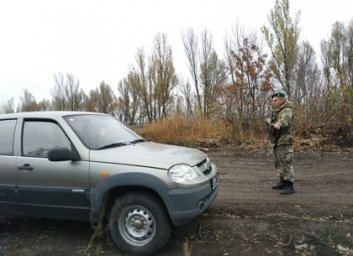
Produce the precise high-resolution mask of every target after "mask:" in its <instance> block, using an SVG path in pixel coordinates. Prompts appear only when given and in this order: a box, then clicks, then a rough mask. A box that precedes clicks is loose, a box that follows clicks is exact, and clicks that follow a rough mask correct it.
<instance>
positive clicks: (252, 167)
mask: <svg viewBox="0 0 353 256" xmlns="http://www.w3.org/2000/svg"><path fill="white" fill-rule="evenodd" d="M209 155H210V157H211V159H212V160H213V161H214V162H215V163H216V164H217V166H218V169H219V171H220V175H221V176H220V177H221V182H220V193H219V196H218V198H217V199H216V201H215V202H214V203H213V204H212V206H211V208H210V209H209V210H208V211H206V212H205V213H204V214H203V215H202V216H200V217H199V218H197V219H196V220H195V221H194V222H192V223H190V224H188V225H186V226H185V227H182V228H179V229H177V230H175V231H174V234H173V236H172V237H171V239H170V241H169V242H168V244H167V245H166V247H165V249H164V250H163V251H162V252H160V253H159V254H158V255H159V256H164V255H225V256H226V255H229V256H230V255H330V256H331V255H353V153H347V152H346V153H310V154H309V153H296V155H295V165H294V167H295V172H296V181H295V190H296V193H295V194H293V195H289V196H280V195H279V194H278V192H276V191H273V190H271V188H270V187H271V186H272V185H273V183H275V182H277V177H276V174H275V172H274V171H273V168H272V158H271V157H269V156H266V155H265V154H264V153H255V152H243V153H234V152H229V151H226V150H224V149H223V150H219V151H218V152H211V153H209ZM92 234H93V230H92V229H91V228H90V225H89V224H88V223H80V222H70V221H58V220H44V219H4V218H0V256H10V255H11V256H12V255H24V256H27V255H28V256H35V255H36V256H39V255H43V256H44V255H56V256H59V255H65V256H67V255H77V256H79V255H80V256H81V255H102V256H108V255H109V256H110V255H124V254H121V253H120V252H118V251H117V250H116V249H115V248H114V246H113V245H112V244H111V242H110V241H109V239H107V238H106V236H103V237H98V238H95V239H94V241H92V243H90V241H91V237H92Z"/></svg>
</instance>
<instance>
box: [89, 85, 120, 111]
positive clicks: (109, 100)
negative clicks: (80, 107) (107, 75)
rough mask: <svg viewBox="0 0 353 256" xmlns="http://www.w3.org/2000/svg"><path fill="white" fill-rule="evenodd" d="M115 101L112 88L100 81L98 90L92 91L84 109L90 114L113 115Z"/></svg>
mask: <svg viewBox="0 0 353 256" xmlns="http://www.w3.org/2000/svg"><path fill="white" fill-rule="evenodd" d="M116 105H117V101H116V97H115V95H114V92H113V90H112V88H111V87H110V86H109V85H108V84H106V83H105V82H104V81H102V82H101V83H100V85H99V88H96V89H92V90H91V91H90V93H89V97H88V100H87V101H86V105H85V108H86V110H88V111H92V112H101V113H106V114H114V112H115V109H116Z"/></svg>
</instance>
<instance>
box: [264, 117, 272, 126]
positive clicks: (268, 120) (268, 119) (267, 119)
mask: <svg viewBox="0 0 353 256" xmlns="http://www.w3.org/2000/svg"><path fill="white" fill-rule="evenodd" d="M265 121H266V123H268V124H269V125H270V124H271V118H269V117H268V118H266V119H265Z"/></svg>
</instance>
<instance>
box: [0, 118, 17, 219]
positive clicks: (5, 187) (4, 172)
mask: <svg viewBox="0 0 353 256" xmlns="http://www.w3.org/2000/svg"><path fill="white" fill-rule="evenodd" d="M16 123H17V120H16V119H8V120H0V213H12V212H14V211H15V210H16V207H17V198H16V193H15V187H16V164H15V163H16V158H15V156H14V153H13V152H14V145H13V142H14V134H15V128H16Z"/></svg>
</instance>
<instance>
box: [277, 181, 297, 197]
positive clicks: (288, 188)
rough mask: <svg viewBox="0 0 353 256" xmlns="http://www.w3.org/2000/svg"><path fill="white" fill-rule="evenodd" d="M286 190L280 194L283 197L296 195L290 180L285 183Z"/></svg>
mask: <svg viewBox="0 0 353 256" xmlns="http://www.w3.org/2000/svg"><path fill="white" fill-rule="evenodd" d="M284 185H285V187H284V189H283V191H282V192H281V193H280V194H281V195H289V194H293V193H294V188H293V182H290V181H289V180H285V181H284Z"/></svg>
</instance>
